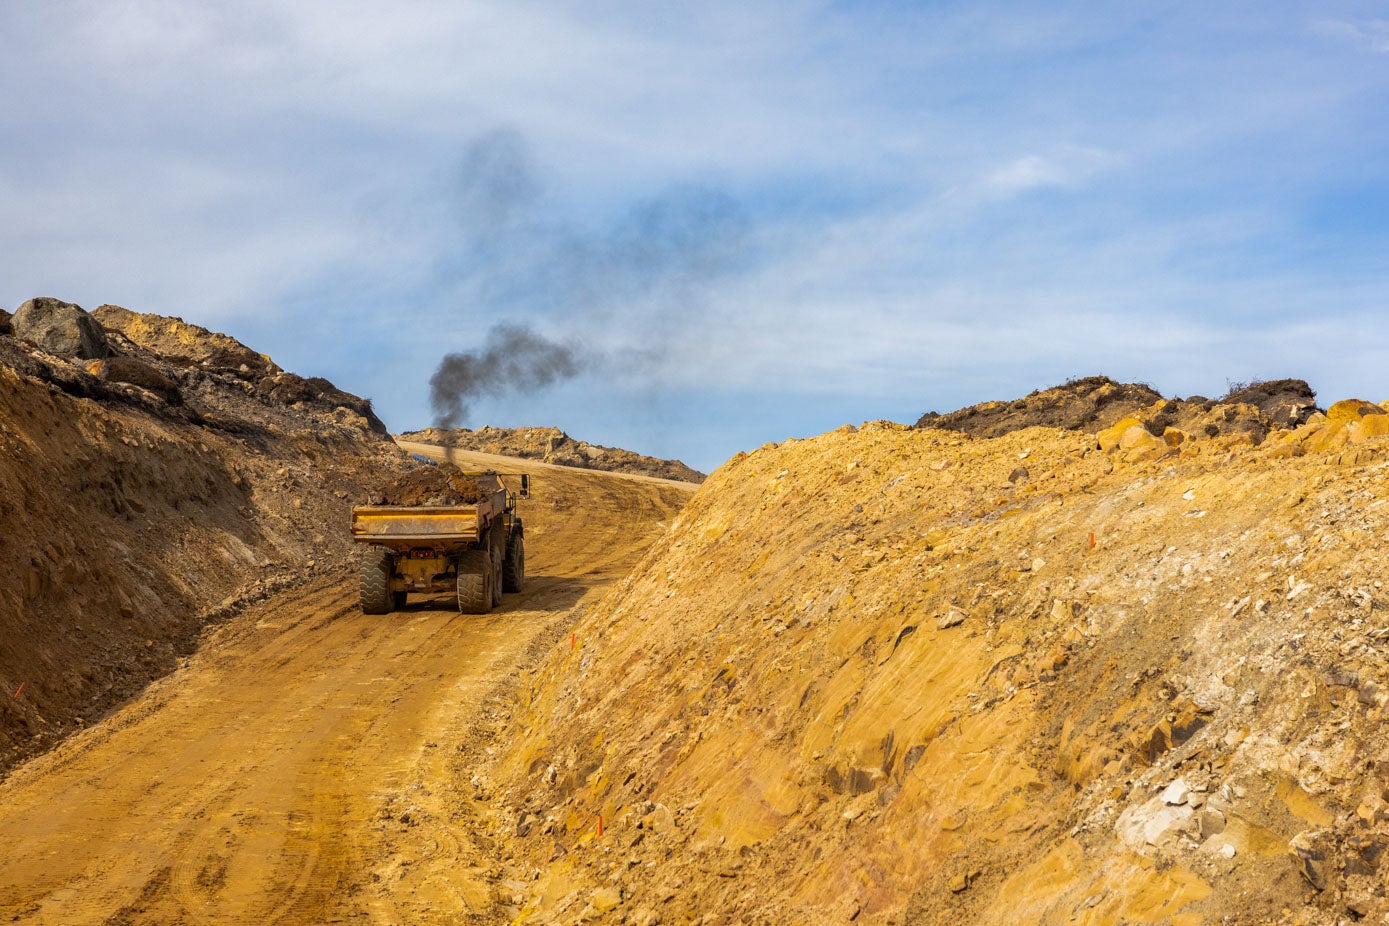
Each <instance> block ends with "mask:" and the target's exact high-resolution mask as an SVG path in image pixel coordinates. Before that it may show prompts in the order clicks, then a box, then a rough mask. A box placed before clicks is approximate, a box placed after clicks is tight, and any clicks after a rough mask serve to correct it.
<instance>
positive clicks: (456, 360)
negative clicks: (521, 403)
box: [429, 324, 584, 428]
mask: <svg viewBox="0 0 1389 926" xmlns="http://www.w3.org/2000/svg"><path fill="white" fill-rule="evenodd" d="M583 368H584V359H583V357H582V355H581V352H580V351H579V350H578V349H577V348H575V347H573V346H570V345H566V344H558V343H556V342H554V341H551V340H549V339H548V338H545V337H543V336H542V335H539V334H536V333H535V332H534V331H532V330H530V329H529V328H526V327H524V326H521V325H508V324H499V325H495V326H494V327H493V328H492V330H491V331H489V332H488V333H487V341H486V343H485V344H484V345H483V346H482V348H481V349H480V350H475V351H472V352H471V353H465V354H448V355H447V356H445V357H444V359H443V361H442V362H440V364H439V369H438V370H436V371H435V373H434V376H433V377H432V378H431V379H430V380H429V401H430V404H431V405H432V406H433V407H434V415H435V424H436V426H438V427H440V428H456V427H459V426H461V425H462V424H463V423H464V422H465V421H467V418H468V413H469V411H470V406H471V403H472V401H473V400H474V399H477V398H480V397H482V396H499V395H504V394H506V393H508V392H520V393H529V392H533V391H535V390H537V389H543V388H545V387H546V386H550V385H553V384H555V383H557V382H562V381H563V380H566V379H572V378H573V377H575V376H578V375H579V373H581V372H582V371H583Z"/></svg>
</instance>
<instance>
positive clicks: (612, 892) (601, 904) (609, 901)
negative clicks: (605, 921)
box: [588, 887, 622, 914]
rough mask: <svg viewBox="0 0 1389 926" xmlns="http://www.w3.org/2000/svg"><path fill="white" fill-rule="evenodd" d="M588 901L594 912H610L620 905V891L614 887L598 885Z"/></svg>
mask: <svg viewBox="0 0 1389 926" xmlns="http://www.w3.org/2000/svg"><path fill="white" fill-rule="evenodd" d="M588 903H589V906H590V907H592V909H593V910H594V912H596V913H599V914H602V913H610V912H612V911H613V910H616V909H617V908H618V907H619V906H621V905H622V892H621V891H620V890H618V889H617V888H615V887H600V888H599V889H598V890H596V891H594V892H593V896H591V897H590V898H589V900H588Z"/></svg>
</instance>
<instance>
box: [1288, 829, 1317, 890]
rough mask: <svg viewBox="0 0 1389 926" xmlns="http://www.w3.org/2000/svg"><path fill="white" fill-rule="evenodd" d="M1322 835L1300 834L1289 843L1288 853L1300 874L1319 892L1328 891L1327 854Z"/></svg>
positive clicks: (1308, 832)
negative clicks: (1323, 846)
mask: <svg viewBox="0 0 1389 926" xmlns="http://www.w3.org/2000/svg"><path fill="white" fill-rule="evenodd" d="M1322 841H1323V840H1322V838H1321V834H1320V833H1317V832H1315V831H1307V832H1302V833H1298V834H1297V835H1296V836H1294V837H1293V838H1292V840H1291V841H1290V842H1289V843H1288V851H1289V853H1290V854H1291V855H1292V858H1293V862H1294V863H1295V864H1296V865H1297V870H1298V872H1299V873H1300V874H1301V875H1302V877H1303V878H1305V879H1306V881H1307V883H1308V884H1310V885H1312V887H1314V888H1316V889H1317V890H1319V891H1321V890H1325V889H1326V853H1325V851H1324V850H1323V848H1322Z"/></svg>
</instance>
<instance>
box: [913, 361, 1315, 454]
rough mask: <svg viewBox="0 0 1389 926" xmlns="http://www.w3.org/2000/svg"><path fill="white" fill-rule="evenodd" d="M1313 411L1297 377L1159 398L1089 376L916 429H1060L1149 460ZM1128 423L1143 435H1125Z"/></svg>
mask: <svg viewBox="0 0 1389 926" xmlns="http://www.w3.org/2000/svg"><path fill="white" fill-rule="evenodd" d="M1316 413H1317V405H1316V393H1315V392H1313V391H1312V388H1311V387H1310V386H1308V385H1307V383H1306V382H1304V381H1303V380H1300V379H1280V380H1265V381H1260V382H1254V383H1241V384H1236V385H1235V386H1234V387H1233V388H1232V389H1231V390H1230V392H1229V393H1228V394H1227V395H1226V396H1225V397H1223V398H1221V399H1207V398H1206V397H1205V396H1199V395H1198V396H1191V397H1189V398H1185V399H1165V398H1163V397H1162V395H1161V394H1160V393H1159V392H1157V391H1156V390H1154V389H1153V388H1152V387H1150V386H1147V385H1144V384H1142V383H1116V382H1114V381H1113V380H1111V379H1109V378H1108V377H1105V376H1092V377H1088V378H1086V379H1078V380H1073V381H1071V382H1069V383H1065V384H1064V385H1061V386H1056V387H1053V388H1051V389H1042V390H1038V391H1036V392H1032V393H1029V394H1028V395H1026V396H1024V397H1023V398H1021V399H1017V400H1015V401H1012V402H984V403H981V404H979V405H972V406H970V407H968V408H962V409H960V410H958V411H954V412H950V413H948V414H945V415H941V414H937V413H935V412H930V413H928V414H926V415H923V416H922V417H921V419H920V420H919V421H917V423H916V426H917V427H918V428H935V429H937V430H944V431H959V432H962V433H965V434H969V435H970V436H971V437H1001V436H1003V435H1005V434H1011V433H1013V432H1014V431H1020V430H1022V429H1023V428H1030V427H1049V428H1061V429H1064V430H1068V431H1082V432H1087V433H1091V434H1095V435H1097V437H1098V440H1099V445H1100V447H1101V449H1104V450H1115V449H1116V448H1117V449H1122V450H1123V451H1125V452H1128V451H1137V452H1138V453H1139V454H1141V455H1143V456H1144V457H1145V458H1147V459H1152V458H1155V457H1156V456H1160V455H1162V454H1163V453H1165V452H1166V449H1164V448H1162V447H1159V446H1158V445H1159V444H1165V445H1166V448H1172V447H1175V446H1177V445H1178V444H1180V443H1181V442H1182V441H1184V440H1188V439H1191V438H1196V439H1204V438H1211V437H1217V436H1234V437H1239V438H1243V439H1247V440H1248V441H1249V442H1250V443H1253V444H1259V443H1261V442H1262V441H1263V440H1264V438H1265V437H1267V436H1268V434H1269V433H1270V432H1271V431H1274V430H1278V429H1288V428H1295V427H1298V426H1299V425H1301V424H1304V423H1306V422H1307V421H1308V420H1310V418H1311V417H1312V416H1313V415H1315V414H1316ZM1134 426H1139V427H1140V428H1141V430H1143V431H1146V432H1147V436H1146V437H1145V436H1144V435H1142V434H1140V433H1139V432H1137V431H1133V432H1132V433H1130V430H1131V429H1132V428H1133V427H1134ZM1126 435H1127V437H1126ZM1121 443H1122V444H1124V446H1123V447H1122V448H1120V446H1119V445H1120V444H1121Z"/></svg>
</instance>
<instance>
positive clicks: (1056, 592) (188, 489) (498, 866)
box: [0, 304, 1389, 926]
mask: <svg viewBox="0 0 1389 926" xmlns="http://www.w3.org/2000/svg"><path fill="white" fill-rule="evenodd" d="M65 312H66V313H67V315H64V313H65ZM62 318H67V319H68V322H67V329H65V331H66V334H64V332H63V331H58V332H57V333H56V334H53V335H52V336H51V337H50V333H51V332H50V331H49V330H48V329H46V328H42V325H49V326H50V328H51V327H52V326H53V324H55V323H53V322H52V321H51V320H52V319H59V320H61V319H62ZM83 319H90V320H83ZM40 323H42V325H41V324H40ZM41 328H42V330H41ZM58 335H64V336H63V337H59V336H58ZM98 340H101V341H102V343H100V344H98V343H96V342H97V341H98ZM0 427H2V428H3V430H2V431H0V505H3V508H0V519H3V524H4V527H5V530H4V532H3V533H0V561H3V562H4V563H5V564H6V568H7V569H9V570H11V574H12V575H14V576H16V577H17V578H16V579H15V581H13V582H11V583H7V584H5V585H3V586H0V622H3V630H4V633H3V635H0V683H3V686H4V689H5V690H4V691H3V692H0V705H3V707H0V733H3V739H0V747H3V750H4V752H3V753H0V754H3V756H4V759H5V762H6V765H7V767H8V775H7V777H6V778H5V780H4V782H3V783H2V784H0V839H3V840H4V842H5V844H6V845H7V846H9V847H10V851H9V852H7V853H5V854H4V856H3V857H2V858H0V918H5V919H8V920H10V921H15V922H29V923H249V922H254V923H272V922H282V923H323V922H362V923H460V922H476V923H547V924H548V923H554V924H560V923H565V924H567V923H576V922H612V923H632V924H656V923H665V924H686V923H704V924H716V923H717V924H727V926H733V924H737V923H743V924H754V923H759V924H761V923H765V924H783V923H807V924H810V923H851V922H852V923H877V924H889V923H891V924H911V923H990V924H992V923H997V924H1013V923H1063V922H1065V923H1072V922H1073V923H1088V924H1120V923H1170V924H1176V926H1193V924H1206V923H1209V924H1263V923H1289V924H1293V923H1298V924H1319V926H1330V924H1340V923H1353V922H1382V921H1384V919H1385V917H1386V916H1389V902H1387V901H1386V900H1385V897H1386V890H1385V880H1386V874H1389V855H1386V851H1385V850H1386V849H1389V736H1386V735H1385V734H1384V732H1383V721H1384V713H1385V710H1386V708H1389V652H1387V651H1386V650H1387V648H1389V593H1386V590H1385V589H1384V587H1383V582H1384V580H1383V579H1382V578H1381V574H1382V570H1381V568H1380V564H1381V561H1382V559H1383V552H1384V550H1385V545H1386V542H1389V505H1386V502H1387V501H1389V488H1386V475H1389V414H1386V408H1385V407H1383V406H1381V405H1377V404H1374V403H1371V402H1369V401H1363V400H1360V399H1343V400H1341V401H1334V402H1320V401H1319V400H1318V399H1317V397H1316V396H1315V395H1314V394H1313V393H1312V391H1311V389H1310V388H1308V387H1307V385H1306V384H1305V383H1301V382H1300V381H1297V380H1280V381H1273V382H1267V383H1254V384H1245V385H1243V386H1241V387H1239V388H1237V389H1232V390H1231V393H1230V394H1229V395H1227V396H1224V397H1222V398H1219V399H1206V398H1203V397H1200V396H1193V397H1190V398H1187V399H1166V398H1164V397H1162V396H1160V395H1158V394H1156V393H1155V392H1153V391H1152V390H1151V389H1149V388H1148V387H1144V386H1141V385H1132V384H1120V383H1114V382H1112V381H1110V380H1107V379H1104V378H1102V377H1093V378H1089V379H1085V380H1076V381H1074V382H1072V383H1068V384H1065V385H1063V386H1060V387H1057V388H1055V389H1051V390H1042V391H1039V392H1037V393H1033V394H1032V395H1030V396H1026V397H1024V398H1023V399H1019V400H1016V401H1013V402H998V403H985V404H983V405H981V406H975V407H973V408H971V409H962V410H960V411H959V412H952V413H948V414H945V415H927V416H925V417H924V418H923V420H922V421H921V422H920V423H919V426H918V427H914V428H912V427H907V426H904V425H898V424H892V423H889V422H874V423H869V424H866V425H863V426H861V427H850V426H845V427H844V428H841V429H839V430H837V431H833V432H830V433H828V434H825V435H823V436H821V437H817V438H813V439H810V440H800V441H788V442H785V443H783V444H780V445H772V444H768V445H766V446H763V447H761V448H758V449H757V450H755V451H753V452H751V453H747V454H738V455H736V456H735V457H734V458H733V459H731V460H729V461H728V463H726V464H725V465H724V466H723V467H721V468H720V469H719V470H718V471H717V472H715V473H714V474H712V475H711V476H710V477H709V478H708V480H707V481H706V482H704V484H703V485H700V486H696V485H694V484H692V483H689V482H675V481H670V480H666V479H661V478H653V477H652V476H650V475H624V474H616V473H609V472H603V471H599V470H594V469H591V468H576V467H573V466H555V465H549V464H547V463H545V462H543V461H540V460H536V459H518V458H517V457H514V456H513V457H503V456H493V455H487V454H486V453H480V452H477V451H472V450H464V449H461V448H460V447H459V446H457V442H456V441H451V440H443V439H442V438H441V436H440V435H438V434H429V433H418V434H415V435H412V436H413V437H414V438H416V439H415V440H404V439H402V440H401V441H400V442H399V444H397V443H396V442H394V441H392V440H391V439H390V438H389V436H388V435H387V434H386V430H385V427H384V426H383V425H382V424H381V423H380V422H379V421H378V420H376V419H375V416H374V415H372V414H371V409H370V406H369V404H368V403H365V402H364V401H363V400H361V399H358V398H356V397H355V396H352V395H350V394H349V393H346V392H342V391H341V390H339V389H338V388H337V387H335V386H333V384H331V383H327V382H326V381H323V380H314V379H305V378H300V377H297V376H294V375H293V374H289V373H285V372H283V371H282V370H280V369H279V367H277V366H275V365H274V363H273V362H272V361H270V360H269V359H268V358H264V357H262V356H260V355H258V354H255V353H254V352H253V351H250V350H249V349H247V348H245V347H244V346H242V345H239V344H238V343H237V342H235V341H234V340H232V339H230V338H227V337H226V336H224V335H217V334H216V333H213V332H207V331H206V330H204V329H201V328H198V327H197V326H193V325H188V324H186V323H184V322H181V321H179V320H177V319H169V318H161V317H159V316H150V315H140V314H138V313H132V312H127V311H125V310H123V309H116V308H114V307H103V308H102V309H99V310H97V311H96V312H94V313H91V314H90V315H88V314H87V313H82V315H81V316H74V315H72V314H71V313H70V312H68V310H66V309H62V308H61V307H60V306H52V305H47V304H44V305H40V306H37V307H33V306H31V307H29V308H28V309H25V308H24V307H21V310H20V311H17V312H16V313H15V316H14V319H13V321H11V319H10V318H9V317H8V313H6V315H5V316H3V317H0ZM430 437H433V438H439V439H436V440H428V439H427V438H430ZM410 454H419V455H423V456H427V457H430V458H432V459H434V460H438V461H444V462H451V463H453V464H456V465H457V466H458V467H459V468H460V470H462V471H463V472H468V471H478V470H489V469H490V470H501V471H505V472H522V473H529V474H530V475H531V477H532V486H533V492H532V498H531V499H530V500H529V501H526V502H523V503H522V506H523V507H522V510H521V514H522V517H523V518H524V520H525V525H526V534H527V547H528V551H527V553H528V556H527V560H528V569H529V571H530V573H531V575H530V578H529V581H528V583H527V586H526V589H525V591H524V592H522V593H519V594H514V595H508V596H506V598H505V600H504V602H503V605H502V607H501V608H500V609H498V610H497V611H495V612H494V613H492V614H490V615H486V616H461V615H459V614H458V613H457V609H456V607H455V605H454V602H453V601H452V600H451V598H450V596H448V595H439V596H412V598H411V600H410V601H409V603H408V604H407V605H406V607H405V608H404V609H402V610H400V611H397V612H396V613H394V614H390V615H373V616H366V615H363V614H361V612H360V609H359V608H358V606H357V591H356V572H355V568H354V565H353V558H354V554H353V551H352V549H351V545H350V543H349V542H348V538H347V531H346V527H347V515H348V509H349V508H350V506H351V504H352V503H353V502H354V501H363V500H370V499H372V498H375V497H380V496H381V493H382V492H383V489H382V487H383V486H385V487H387V488H389V487H391V486H405V487H406V488H408V487H410V486H412V485H415V483H419V484H420V485H421V486H424V483H425V482H428V481H429V480H431V479H437V477H438V475H439V474H440V473H445V474H446V473H448V472H449V471H448V470H445V469H443V468H442V467H434V468H428V467H424V464H421V463H417V462H413V461H411V459H410V456H409V455H410ZM425 468H428V469H431V470H434V471H435V472H434V475H431V476H428V477H421V476H418V475H417V474H418V473H420V472H423V470H424V469H425ZM440 485H441V486H442V483H441V484H440ZM429 488H430V487H428V486H425V487H424V488H422V489H421V491H425V490H426V489H429ZM434 488H439V487H434ZM443 488H447V487H443Z"/></svg>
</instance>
